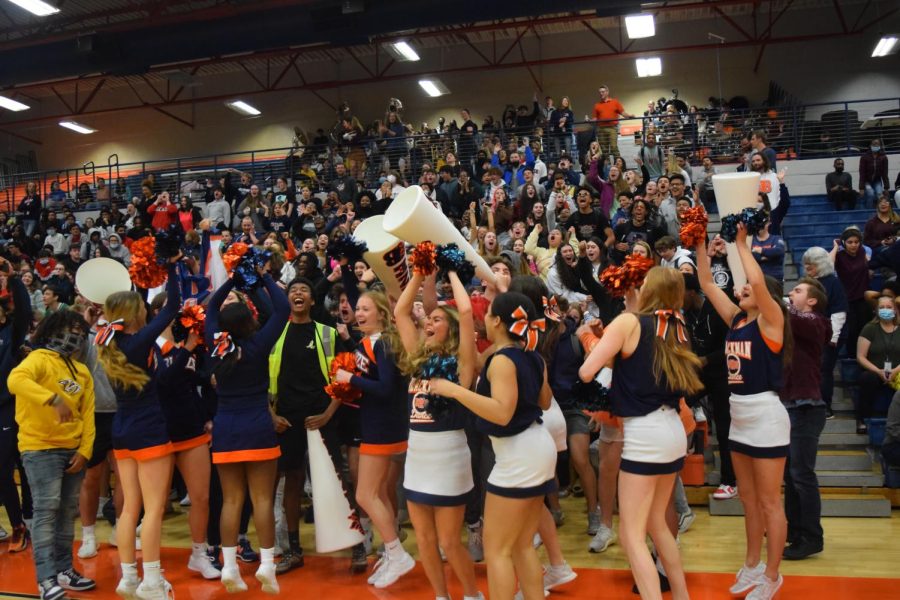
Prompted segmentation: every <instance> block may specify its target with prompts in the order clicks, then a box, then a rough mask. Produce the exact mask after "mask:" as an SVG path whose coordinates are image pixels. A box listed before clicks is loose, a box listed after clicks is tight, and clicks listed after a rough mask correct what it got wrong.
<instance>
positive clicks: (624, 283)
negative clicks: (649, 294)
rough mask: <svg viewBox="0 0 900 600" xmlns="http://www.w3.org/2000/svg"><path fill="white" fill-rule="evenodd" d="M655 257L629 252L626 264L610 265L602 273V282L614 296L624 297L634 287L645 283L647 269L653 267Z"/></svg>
mask: <svg viewBox="0 0 900 600" xmlns="http://www.w3.org/2000/svg"><path fill="white" fill-rule="evenodd" d="M653 265H654V263H653V259H652V258H645V257H643V256H639V255H637V254H629V255H628V257H627V258H626V259H625V264H623V265H622V266H620V267H616V266H610V267H607V268H606V269H604V271H603V272H602V273H601V274H600V283H602V284H603V286H604V287H605V288H606V289H607V290H608V291H609V294H610V295H611V296H614V297H622V296H624V295H625V293H626V292H627V291H628V290H630V289H633V288H636V287H640V286H641V285H643V283H644V277H646V276H647V271H649V270H650V269H652V268H653Z"/></svg>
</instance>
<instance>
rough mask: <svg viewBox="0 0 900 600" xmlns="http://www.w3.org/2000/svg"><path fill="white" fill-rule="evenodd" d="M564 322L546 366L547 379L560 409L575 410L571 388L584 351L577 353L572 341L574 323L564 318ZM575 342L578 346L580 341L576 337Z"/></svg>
mask: <svg viewBox="0 0 900 600" xmlns="http://www.w3.org/2000/svg"><path fill="white" fill-rule="evenodd" d="M564 323H565V326H566V330H565V331H564V332H563V333H562V335H560V336H559V342H558V343H557V345H556V351H555V353H554V355H553V362H552V363H550V365H549V366H548V368H547V379H548V380H549V381H548V383H549V384H550V389H551V390H552V391H553V397H554V398H555V399H556V402H557V403H558V404H559V407H560V408H561V409H562V410H575V409H577V408H578V407H577V406H576V405H575V396H574V395H573V394H572V389H573V388H574V387H575V384H576V383H577V382H578V368H579V367H580V366H581V363H582V362H584V353H583V352H582V353H577V352H576V351H575V345H574V344H573V343H572V338H573V337H574V336H575V323H574V322H573V321H572V320H571V319H566V320H565V321H564ZM575 342H576V343H577V344H578V348H580V347H581V342H579V341H578V340H577V339H576V340H575Z"/></svg>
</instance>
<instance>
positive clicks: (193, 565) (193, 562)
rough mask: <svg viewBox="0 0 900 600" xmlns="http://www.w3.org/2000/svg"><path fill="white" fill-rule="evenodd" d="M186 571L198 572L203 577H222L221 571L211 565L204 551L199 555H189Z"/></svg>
mask: <svg viewBox="0 0 900 600" xmlns="http://www.w3.org/2000/svg"><path fill="white" fill-rule="evenodd" d="M188 571H194V572H195V573H200V575H202V576H203V579H219V578H220V577H222V572H221V571H219V570H218V569H217V568H215V567H214V566H213V564H212V562H210V560H209V556H208V555H207V554H206V552H203V553H202V554H200V555H199V556H198V555H196V554H191V557H190V558H189V559H188Z"/></svg>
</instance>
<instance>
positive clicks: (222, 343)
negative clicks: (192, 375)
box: [211, 331, 237, 358]
mask: <svg viewBox="0 0 900 600" xmlns="http://www.w3.org/2000/svg"><path fill="white" fill-rule="evenodd" d="M235 350H237V346H236V345H235V343H234V340H232V339H231V334H230V333H228V332H227V331H219V332H217V333H216V335H215V336H214V337H213V349H212V352H211V355H212V357H213V358H225V357H226V356H228V355H229V354H231V353H232V352H234V351H235Z"/></svg>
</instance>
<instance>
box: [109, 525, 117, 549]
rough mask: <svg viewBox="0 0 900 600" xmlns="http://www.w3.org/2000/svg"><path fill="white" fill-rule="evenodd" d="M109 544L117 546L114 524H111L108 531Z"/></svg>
mask: <svg viewBox="0 0 900 600" xmlns="http://www.w3.org/2000/svg"><path fill="white" fill-rule="evenodd" d="M109 545H110V546H112V547H113V548H118V547H119V541H118V540H117V539H116V526H115V525H113V526H112V529H111V530H110V531H109Z"/></svg>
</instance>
